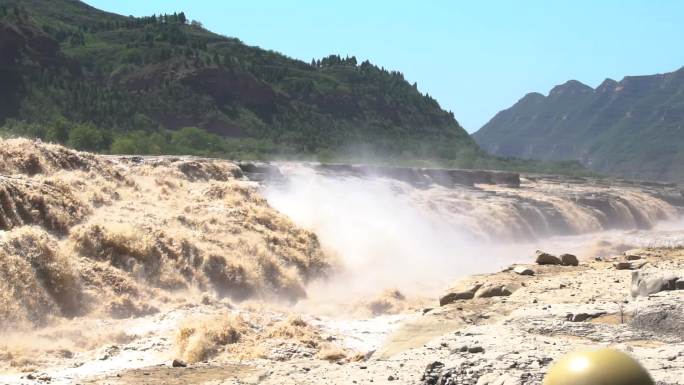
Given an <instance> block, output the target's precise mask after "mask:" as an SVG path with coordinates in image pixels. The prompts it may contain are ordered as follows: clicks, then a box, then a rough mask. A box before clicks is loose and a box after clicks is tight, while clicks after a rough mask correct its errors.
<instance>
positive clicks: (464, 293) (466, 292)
mask: <svg viewBox="0 0 684 385" xmlns="http://www.w3.org/2000/svg"><path fill="white" fill-rule="evenodd" d="M480 287H482V284H481V283H476V284H474V285H472V286H470V287H466V288H463V287H460V288H455V289H453V290H452V291H450V292H449V293H447V294H446V295H444V296H443V297H441V298H440V299H439V306H444V305H448V304H450V303H454V302H456V301H458V300H464V299H473V298H474V297H475V292H477V290H478V289H479V288H480Z"/></svg>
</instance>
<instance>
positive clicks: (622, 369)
mask: <svg viewBox="0 0 684 385" xmlns="http://www.w3.org/2000/svg"><path fill="white" fill-rule="evenodd" d="M542 385H654V383H653V380H652V379H651V376H650V375H649V374H648V372H647V371H646V369H645V368H644V367H643V366H641V364H640V363H639V362H637V361H636V360H635V359H634V358H632V357H630V356H629V355H628V354H626V353H623V352H620V351H617V350H613V349H597V350H585V351H578V352H574V353H570V354H568V355H566V356H565V357H563V358H561V359H560V360H559V361H557V362H556V363H555V364H554V365H553V366H552V367H551V369H550V370H549V372H548V373H547V374H546V377H544V382H543V383H542Z"/></svg>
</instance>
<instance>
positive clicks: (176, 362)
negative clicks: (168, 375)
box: [171, 359, 188, 368]
mask: <svg viewBox="0 0 684 385" xmlns="http://www.w3.org/2000/svg"><path fill="white" fill-rule="evenodd" d="M171 366H173V367H174V368H185V367H187V366H188V364H186V363H185V361H183V360H179V359H175V360H173V362H172V363H171Z"/></svg>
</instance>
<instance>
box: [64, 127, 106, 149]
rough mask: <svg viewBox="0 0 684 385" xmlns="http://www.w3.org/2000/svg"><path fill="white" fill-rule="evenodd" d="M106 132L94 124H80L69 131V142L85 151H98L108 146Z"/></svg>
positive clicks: (70, 144) (71, 145)
mask: <svg viewBox="0 0 684 385" xmlns="http://www.w3.org/2000/svg"><path fill="white" fill-rule="evenodd" d="M106 142H107V140H106V138H105V135H104V132H103V131H102V130H100V129H98V128H97V127H95V126H93V125H92V124H78V125H76V126H75V127H74V128H72V129H71V131H69V140H68V141H67V144H68V145H69V146H70V147H73V148H76V149H78V150H85V151H98V150H101V149H103V148H105V147H106V144H107V143H106Z"/></svg>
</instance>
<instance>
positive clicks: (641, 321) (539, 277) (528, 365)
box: [84, 249, 684, 385]
mask: <svg viewBox="0 0 684 385" xmlns="http://www.w3.org/2000/svg"><path fill="white" fill-rule="evenodd" d="M627 260H630V261H632V262H634V261H638V262H640V264H641V266H640V268H639V270H638V271H639V274H640V278H641V279H651V280H653V279H658V278H663V279H661V282H663V283H664V285H663V286H661V287H660V289H659V290H654V292H653V293H651V294H650V295H646V296H639V297H636V298H633V297H632V296H631V294H630V288H631V286H632V273H633V272H634V271H637V270H628V269H618V268H616V266H617V265H618V262H623V261H627ZM534 261H535V259H534V257H532V256H531V258H530V264H527V265H516V266H512V267H511V268H508V269H505V270H504V271H501V272H498V273H494V274H486V275H477V276H471V277H467V278H464V279H462V280H460V281H459V282H457V283H455V285H454V288H452V289H450V290H448V291H447V293H445V296H446V295H447V294H449V293H456V292H463V289H464V288H471V291H474V292H475V294H474V295H472V296H471V297H470V298H463V299H456V300H453V301H451V302H450V303H445V304H444V305H443V306H439V305H438V299H437V298H434V299H433V301H432V303H434V308H430V307H424V308H421V309H413V310H409V311H408V312H407V313H405V314H404V316H400V318H396V319H395V322H394V324H393V325H392V327H391V328H389V329H388V334H387V336H386V337H384V339H383V341H382V342H381V343H380V344H379V345H378V346H376V347H375V348H373V349H371V350H368V351H361V350H358V351H356V352H355V354H352V353H351V352H350V351H348V352H347V353H346V354H339V355H337V356H335V355H331V356H327V357H324V356H321V355H315V354H309V355H292V356H289V357H288V358H286V359H277V358H270V359H267V358H255V359H244V360H235V359H234V358H231V357H230V356H222V357H221V358H215V359H208V360H206V361H205V362H199V363H197V364H194V365H189V366H187V367H182V368H174V367H172V365H171V364H172V362H171V360H170V359H169V360H168V361H166V362H165V363H163V364H162V365H161V366H155V367H148V368H142V369H136V370H130V371H124V372H118V373H116V374H111V375H104V376H100V377H95V378H91V379H89V380H88V381H85V382H84V383H97V384H105V383H106V384H133V383H140V381H144V382H145V383H149V384H157V383H158V384H161V383H166V384H176V383H178V384H180V383H184V384H186V383H188V384H209V383H211V384H244V383H260V384H371V383H372V384H413V385H419V384H421V385H446V384H472V385H538V384H540V383H541V380H542V378H543V376H544V374H545V373H546V371H547V370H548V369H549V367H550V366H551V365H552V364H553V362H554V361H555V360H557V359H558V358H560V357H561V356H562V355H564V354H566V353H568V352H570V351H574V350H578V349H586V348H598V347H613V348H617V349H620V350H623V351H626V352H628V353H629V354H631V355H633V356H634V357H635V358H637V359H638V360H639V361H641V362H642V363H643V364H644V365H645V366H646V368H648V370H649V371H650V372H651V375H652V376H653V378H654V379H655V380H656V381H657V383H658V384H661V385H681V384H684V382H683V380H682V379H684V302H683V300H684V290H681V289H682V286H681V282H682V280H681V279H679V280H677V279H673V278H672V277H673V276H676V277H677V278H682V277H684V251H682V250H678V249H677V250H673V249H639V250H630V251H629V252H628V253H626V254H624V255H621V256H615V257H610V258H603V259H599V260H595V259H591V260H582V259H581V258H580V260H579V261H578V262H579V264H578V265H577V266H574V265H573V264H570V265H566V266H563V265H561V264H544V265H540V264H538V263H535V262H534ZM670 280H671V281H672V282H674V286H669V282H670ZM677 282H680V283H677ZM637 285H638V282H637ZM473 287H477V289H475V290H472V288H473ZM497 287H498V288H500V287H505V288H507V289H506V290H497V289H492V288H497ZM485 289H486V290H485ZM677 289H679V290H677ZM478 293H479V294H478ZM466 297H467V296H466ZM304 319H307V318H306V317H305V318H304ZM309 320H310V321H309V322H311V325H316V327H317V328H318V330H319V332H320V333H322V335H323V336H324V337H323V338H324V339H326V340H328V341H336V342H337V343H339V344H340V345H343V344H344V340H345V338H348V337H349V334H348V333H349V332H351V333H352V334H355V335H356V336H357V337H358V336H364V335H369V334H370V333H373V328H372V326H371V324H369V323H363V322H359V323H357V324H355V326H353V327H352V326H350V327H349V328H348V329H347V332H348V333H347V334H345V333H342V332H340V329H337V333H335V329H334V328H331V323H329V322H327V323H326V320H325V319H320V318H319V319H318V321H316V320H315V318H309ZM397 320H398V321H397ZM384 321H385V322H388V320H387V319H385V320H384ZM389 331H391V332H389ZM370 347H372V346H370ZM294 350H295V351H297V349H294ZM299 351H300V352H301V351H303V350H299Z"/></svg>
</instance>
